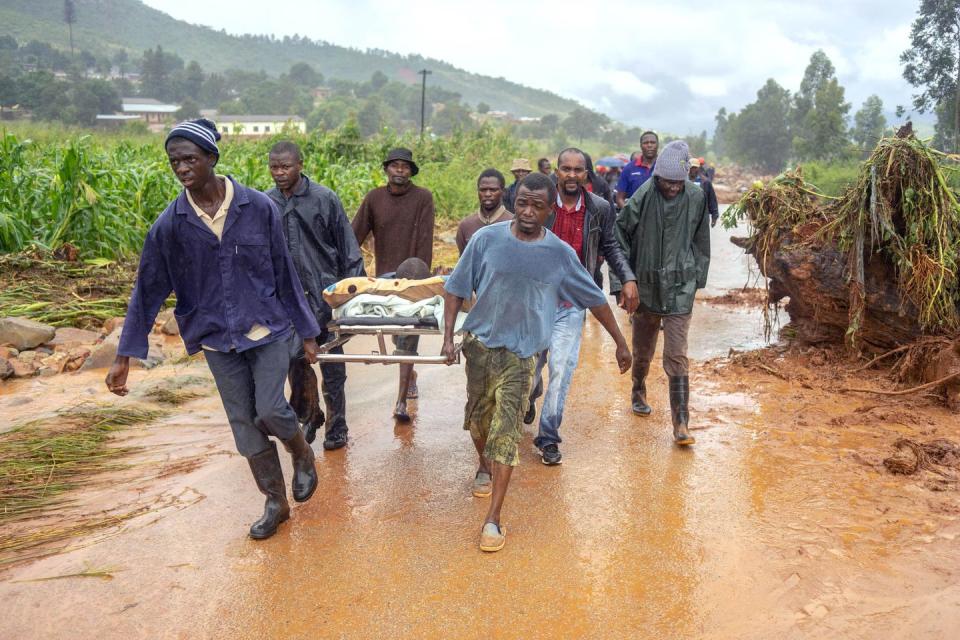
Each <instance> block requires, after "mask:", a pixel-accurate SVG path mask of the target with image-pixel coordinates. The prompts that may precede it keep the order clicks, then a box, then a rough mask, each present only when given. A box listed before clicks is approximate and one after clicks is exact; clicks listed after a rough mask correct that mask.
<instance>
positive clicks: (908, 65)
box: [900, 0, 960, 151]
mask: <svg viewBox="0 0 960 640" xmlns="http://www.w3.org/2000/svg"><path fill="white" fill-rule="evenodd" d="M900 62H902V63H903V64H904V68H903V77H904V78H905V79H906V80H907V82H909V83H910V84H912V85H913V86H914V87H917V88H918V89H920V90H921V91H920V93H918V94H916V95H915V96H913V106H914V107H915V108H916V109H917V110H918V111H920V112H921V113H924V112H927V111H931V110H936V111H938V115H939V114H940V113H944V114H947V113H949V114H950V115H952V116H953V118H952V125H953V127H952V128H953V149H952V150H953V151H957V150H958V149H960V0H921V2H920V9H919V10H918V11H917V19H916V20H914V21H913V26H912V27H911V29H910V48H909V49H907V50H906V51H904V52H903V54H902V55H901V56H900ZM948 101H949V102H952V103H953V107H952V109H951V108H945V107H942V105H945V104H946V103H947V102H948ZM938 107H941V108H940V109H938ZM950 112H952V113H950Z"/></svg>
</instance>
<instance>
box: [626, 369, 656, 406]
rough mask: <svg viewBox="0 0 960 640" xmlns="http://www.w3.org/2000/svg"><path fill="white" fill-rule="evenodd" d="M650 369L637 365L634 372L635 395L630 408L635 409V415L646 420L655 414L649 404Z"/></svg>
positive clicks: (632, 396) (633, 394) (632, 397)
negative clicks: (648, 374)
mask: <svg viewBox="0 0 960 640" xmlns="http://www.w3.org/2000/svg"><path fill="white" fill-rule="evenodd" d="M649 369H650V366H649V365H647V366H645V367H644V366H636V365H635V366H634V368H633V372H632V376H633V393H631V396H630V401H631V406H630V408H631V409H633V413H634V414H635V415H638V416H642V417H644V418H646V417H648V416H649V415H650V414H651V413H653V409H651V408H650V405H648V404H647V372H648V371H649Z"/></svg>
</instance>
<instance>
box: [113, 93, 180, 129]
mask: <svg viewBox="0 0 960 640" xmlns="http://www.w3.org/2000/svg"><path fill="white" fill-rule="evenodd" d="M120 104H121V105H122V107H121V109H122V113H123V115H125V116H137V117H139V118H140V119H141V120H143V121H144V122H146V123H147V124H148V125H163V124H166V123H170V122H173V121H174V120H175V119H176V115H177V111H179V110H180V105H178V104H168V103H164V102H160V101H159V100H154V99H153V98H121V99H120Z"/></svg>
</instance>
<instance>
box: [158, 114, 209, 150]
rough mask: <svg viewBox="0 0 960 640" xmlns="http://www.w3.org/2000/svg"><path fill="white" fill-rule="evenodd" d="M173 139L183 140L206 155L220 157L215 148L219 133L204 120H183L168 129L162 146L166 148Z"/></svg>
mask: <svg viewBox="0 0 960 640" xmlns="http://www.w3.org/2000/svg"><path fill="white" fill-rule="evenodd" d="M173 138H185V139H187V140H189V141H190V142H192V143H193V144H195V145H197V146H198V147H200V148H201V149H203V150H204V151H206V152H207V153H212V154H214V155H215V156H217V157H218V158H219V157H220V148H219V147H217V140H219V139H220V132H219V131H217V125H215V124H213V123H212V122H210V121H209V120H207V119H206V118H197V119H196V120H185V121H184V122H181V123H180V124H178V125H176V126H175V127H174V128H173V129H170V133H168V134H167V139H166V140H165V141H164V143H163V146H164V147H166V146H167V144H168V143H169V142H170V140H172V139H173Z"/></svg>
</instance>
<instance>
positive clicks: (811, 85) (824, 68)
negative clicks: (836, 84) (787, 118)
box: [793, 49, 836, 126]
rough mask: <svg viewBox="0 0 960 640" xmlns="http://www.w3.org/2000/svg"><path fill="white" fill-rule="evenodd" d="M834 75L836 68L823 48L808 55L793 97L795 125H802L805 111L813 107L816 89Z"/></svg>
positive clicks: (805, 115)
mask: <svg viewBox="0 0 960 640" xmlns="http://www.w3.org/2000/svg"><path fill="white" fill-rule="evenodd" d="M834 77H836V69H834V67H833V63H832V62H831V61H830V58H828V57H827V54H826V53H824V52H823V49H817V50H816V51H814V52H813V55H812V56H810V63H809V64H808V65H807V68H806V70H805V71H804V72H803V80H801V81H800V90H799V91H797V93H796V95H795V96H794V97H793V117H794V121H795V123H796V124H797V125H799V126H802V125H803V120H804V118H806V117H807V113H809V112H810V110H811V109H812V108H813V105H814V100H815V99H816V95H817V91H819V90H820V88H821V87H823V86H824V85H826V84H827V83H828V82H830V80H831V79H833V78H834Z"/></svg>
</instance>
